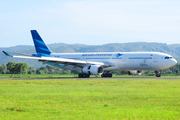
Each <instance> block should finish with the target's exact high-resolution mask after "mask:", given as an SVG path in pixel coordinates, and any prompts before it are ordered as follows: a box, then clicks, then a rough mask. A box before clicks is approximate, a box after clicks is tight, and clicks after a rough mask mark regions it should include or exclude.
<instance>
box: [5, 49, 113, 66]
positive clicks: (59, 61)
mask: <svg viewBox="0 0 180 120" xmlns="http://www.w3.org/2000/svg"><path fill="white" fill-rule="evenodd" d="M3 53H4V54H5V55H6V56H10V57H14V58H25V59H34V60H38V61H40V62H43V63H44V64H45V63H53V64H52V65H53V66H55V65H57V64H63V66H64V67H65V66H67V65H73V66H74V68H75V67H80V68H83V67H84V66H86V65H90V64H95V65H101V66H103V67H110V66H113V65H112V64H111V63H107V62H92V61H84V60H74V59H65V58H55V57H34V56H14V55H10V54H9V53H7V52H5V51H3Z"/></svg>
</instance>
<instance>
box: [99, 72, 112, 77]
mask: <svg viewBox="0 0 180 120" xmlns="http://www.w3.org/2000/svg"><path fill="white" fill-rule="evenodd" d="M101 77H112V74H111V73H105V74H104V73H103V74H102V75H101Z"/></svg>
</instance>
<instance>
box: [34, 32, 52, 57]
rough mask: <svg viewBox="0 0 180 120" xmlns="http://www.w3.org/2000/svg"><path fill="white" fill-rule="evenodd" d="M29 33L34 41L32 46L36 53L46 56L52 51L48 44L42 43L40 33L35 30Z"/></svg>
mask: <svg viewBox="0 0 180 120" xmlns="http://www.w3.org/2000/svg"><path fill="white" fill-rule="evenodd" d="M31 35H32V38H33V41H34V46H35V48H36V52H37V54H40V55H42V56H47V55H50V54H51V53H52V51H51V50H50V49H49V48H48V46H47V45H46V44H45V43H44V41H43V40H42V38H41V37H40V35H39V34H38V32H37V31H36V30H31Z"/></svg>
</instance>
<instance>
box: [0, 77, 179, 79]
mask: <svg viewBox="0 0 180 120" xmlns="http://www.w3.org/2000/svg"><path fill="white" fill-rule="evenodd" d="M55 79H56V80H58V79H59V80H61V79H67V80H70V79H71V80H72V79H74V80H93V79H103V80H104V79H107V80H126V79H128V80H147V79H153V80H173V79H177V80H180V77H113V78H100V77H99V78H98V77H97V78H95V77H92V78H76V77H46V78H45V77H43V78H39V77H38V78H0V80H55Z"/></svg>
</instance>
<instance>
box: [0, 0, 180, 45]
mask: <svg viewBox="0 0 180 120" xmlns="http://www.w3.org/2000/svg"><path fill="white" fill-rule="evenodd" d="M179 6H180V0H0V47H10V46H16V45H33V41H32V37H31V34H30V30H37V31H38V32H39V34H40V35H41V37H42V38H43V40H44V41H45V43H47V44H53V43H67V44H75V43H77V44H87V45H102V44H108V43H127V42H159V43H167V44H180V7H179Z"/></svg>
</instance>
